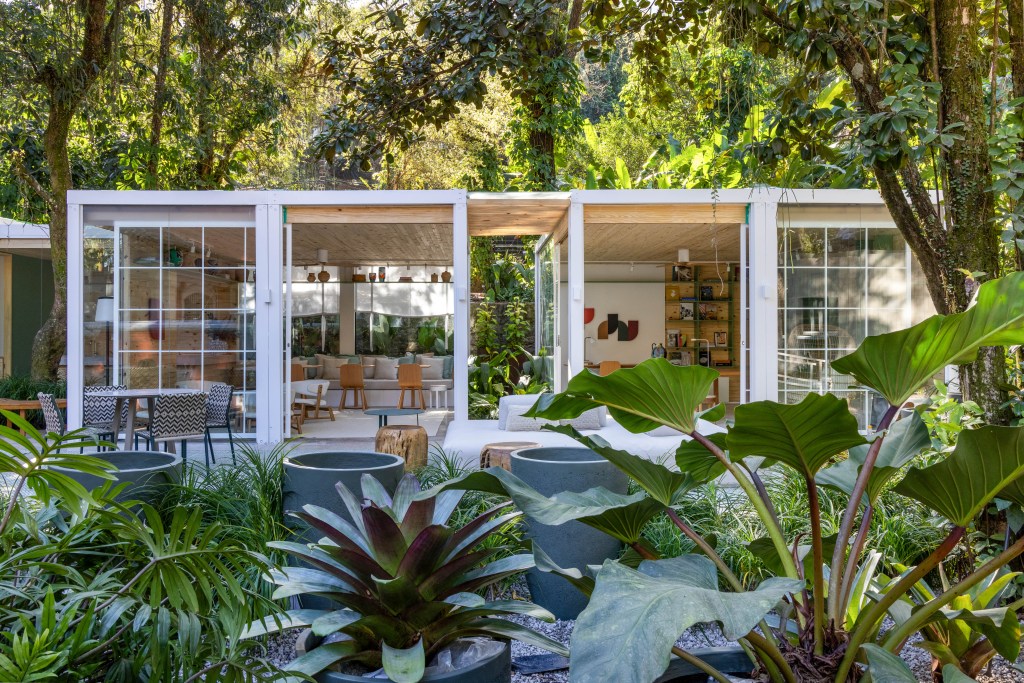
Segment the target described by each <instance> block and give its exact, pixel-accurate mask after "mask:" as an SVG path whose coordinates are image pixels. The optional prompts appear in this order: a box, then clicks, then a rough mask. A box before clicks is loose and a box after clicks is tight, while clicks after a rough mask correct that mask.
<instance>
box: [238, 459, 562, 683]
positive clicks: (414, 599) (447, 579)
mask: <svg viewBox="0 0 1024 683" xmlns="http://www.w3.org/2000/svg"><path fill="white" fill-rule="evenodd" d="M337 495H338V496H339V498H340V499H341V502H342V504H343V505H344V507H345V508H346V509H347V510H348V511H349V513H350V514H351V518H352V519H353V522H351V523H350V522H348V521H347V520H345V519H343V518H342V517H340V516H338V515H336V514H333V513H332V512H330V511H329V510H326V509H324V508H321V507H318V506H315V505H307V506H305V508H304V510H303V511H302V512H297V513H293V514H294V515H295V516H296V517H298V518H299V519H301V520H302V521H303V522H305V523H306V524H308V525H310V526H311V527H313V528H316V529H317V530H318V531H319V532H320V533H322V534H323V535H324V536H325V537H326V538H325V540H323V541H322V542H320V543H317V544H314V545H312V546H307V545H305V544H300V543H291V542H277V543H272V544H270V545H271V546H272V547H274V548H277V549H280V550H284V551H286V552H288V553H289V554H291V555H293V556H294V557H295V558H297V559H300V560H302V561H303V562H304V563H305V564H306V565H308V566H309V567H311V568H307V567H302V568H298V567H288V568H284V569H280V570H275V571H273V572H272V573H271V578H272V581H273V582H274V583H275V584H276V585H277V586H278V588H277V590H276V591H275V592H274V598H276V599H280V598H287V597H290V596H293V595H299V594H304V593H312V594H314V595H316V596H319V597H321V598H324V599H327V600H332V601H334V602H336V603H339V604H340V605H342V607H341V608H340V609H333V610H292V611H289V612H288V613H287V614H286V616H285V617H284V618H275V617H268V618H267V619H264V620H262V621H259V622H255V623H253V624H251V625H250V627H249V628H248V629H247V631H246V633H245V637H246V638H251V637H254V636H258V635H263V634H266V633H272V632H276V631H280V630H283V629H286V628H308V631H306V632H304V633H303V634H302V635H300V637H299V643H298V650H299V652H300V654H299V656H298V657H297V658H296V659H295V660H294V661H293V662H292V663H291V664H290V665H289V666H288V667H286V668H287V669H288V670H290V671H292V672H295V673H300V674H305V675H308V676H314V677H315V679H316V680H317V681H321V682H324V683H327V682H334V683H341V682H344V681H352V682H356V681H365V680H366V679H365V678H361V677H360V675H361V673H363V672H370V671H374V670H376V669H378V668H381V667H382V668H383V670H384V673H385V674H386V675H387V680H390V681H394V682H395V683H416V682H417V681H420V680H424V681H441V680H443V681H450V682H452V683H455V682H457V681H464V682H465V683H507V682H508V681H510V680H511V668H510V667H511V658H510V648H509V645H508V643H507V642H506V640H507V639H509V638H516V639H518V640H522V641H524V642H528V643H530V644H532V645H537V646H539V647H542V648H545V649H547V650H550V651H552V652H556V653H559V654H563V655H564V654H567V652H566V650H565V648H563V647H562V646H561V645H560V644H559V643H557V642H555V641H553V640H551V639H549V638H547V637H546V636H543V635H541V634H539V633H536V632H534V631H532V630H530V629H528V628H526V627H523V626H520V625H518V624H515V623H513V622H510V621H506V620H504V619H500V618H496V617H498V616H499V615H524V614H525V615H530V616H533V617H537V618H540V619H544V620H547V621H552V620H553V619H554V617H553V616H552V615H551V614H549V613H548V612H547V611H545V610H543V609H541V608H540V607H537V606H536V605H533V604H530V603H528V602H523V601H518V600H501V601H487V600H485V599H484V598H483V597H481V596H480V595H479V594H478V591H481V590H484V589H486V588H488V587H491V586H494V585H495V584H496V583H498V582H500V581H502V580H503V579H505V578H508V577H510V576H512V575H513V574H515V573H517V572H520V571H523V570H525V569H528V568H530V567H531V566H533V558H532V557H531V556H530V555H529V554H519V555H510V556H505V557H501V558H500V559H494V558H495V556H496V555H498V554H499V553H501V552H502V550H504V548H502V547H501V546H500V545H491V544H485V541H486V540H487V539H488V537H489V536H490V535H491V534H492V532H494V531H495V530H496V529H499V528H500V527H502V526H504V525H506V524H509V523H513V522H514V521H515V520H517V519H518V518H519V516H520V513H518V512H511V513H507V514H500V513H501V511H502V510H503V509H504V508H505V507H506V505H507V504H506V505H500V506H498V507H495V508H492V509H490V510H487V511H486V512H484V513H483V514H481V515H479V516H478V517H477V518H475V519H473V520H472V521H470V522H469V523H468V524H466V525H465V526H464V527H462V528H461V529H457V530H456V529H452V528H450V527H448V526H447V525H446V524H447V521H448V519H449V518H450V516H451V515H452V513H453V512H454V510H455V508H456V506H457V505H458V503H459V500H460V499H461V497H462V493H461V492H456V491H449V492H444V493H438V494H431V495H425V496H424V495H421V494H420V485H419V482H418V481H417V480H416V478H415V477H413V476H412V475H406V476H405V477H404V478H403V479H402V481H401V482H400V483H399V485H398V488H397V490H396V491H395V495H394V497H393V498H392V497H391V496H389V495H388V493H387V492H386V491H385V490H384V487H383V486H381V485H380V483H379V482H378V481H377V480H376V479H374V478H373V477H371V476H369V475H364V476H363V478H362V496H361V497H358V496H356V495H355V494H353V493H352V491H351V490H350V489H349V488H348V487H347V486H345V484H344V483H340V482H339V483H338V485H337ZM481 637H482V638H484V640H480V641H467V639H469V638H481ZM453 648H454V650H455V652H454V656H453V657H452V661H453V662H458V660H459V659H460V658H461V656H462V654H464V652H465V650H467V649H476V650H478V654H480V656H479V657H476V658H473V661H472V663H468V664H466V665H465V666H463V667H462V668H459V669H457V670H455V671H447V669H446V666H445V661H447V657H445V661H434V660H435V659H439V657H438V655H439V654H443V653H445V652H448V653H451V652H452V651H453ZM339 666H345V667H350V668H352V669H351V670H354V672H355V673H348V672H345V673H343V672H341V671H337V670H332V669H331V667H335V668H337V667H339ZM429 667H434V669H433V670H431V669H430V668H429ZM441 670H444V672H443V673H442V672H441Z"/></svg>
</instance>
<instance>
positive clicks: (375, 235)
mask: <svg viewBox="0 0 1024 683" xmlns="http://www.w3.org/2000/svg"><path fill="white" fill-rule="evenodd" d="M317 249H326V250H327V253H328V258H329V260H328V264H329V265H339V266H356V265H361V264H377V263H412V264H415V263H425V264H427V265H435V266H447V265H451V263H452V254H453V248H452V226H451V225H450V224H444V223H431V224H394V223H359V224H337V223H334V224H302V225H294V226H293V228H292V261H293V262H294V263H295V265H297V266H302V265H312V264H314V263H316V251H317Z"/></svg>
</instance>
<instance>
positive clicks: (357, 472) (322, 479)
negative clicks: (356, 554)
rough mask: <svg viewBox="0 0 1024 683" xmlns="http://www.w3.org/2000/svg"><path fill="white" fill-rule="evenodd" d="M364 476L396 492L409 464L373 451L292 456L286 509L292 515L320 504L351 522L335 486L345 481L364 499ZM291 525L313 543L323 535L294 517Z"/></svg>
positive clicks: (286, 462) (287, 466)
mask: <svg viewBox="0 0 1024 683" xmlns="http://www.w3.org/2000/svg"><path fill="white" fill-rule="evenodd" d="M364 474H369V475H371V476H372V477H374V478H375V479H376V480H377V481H379V482H380V483H381V486H383V487H384V489H385V490H386V491H387V492H388V493H394V492H395V488H396V487H397V486H398V482H399V480H401V478H402V475H403V474H405V462H404V461H403V460H402V458H401V457H399V456H397V455H391V454H389V453H374V452H373V451H334V452H321V453H302V454H300V455H289V456H288V457H287V458H285V459H284V509H285V511H286V512H288V511H293V510H301V509H302V506H303V505H318V506H320V507H322V508H326V509H328V510H330V511H331V512H333V513H335V514H337V515H340V516H341V517H342V518H343V519H346V520H348V521H349V522H351V521H352V517H351V516H350V515H349V513H348V509H347V508H346V507H345V505H344V504H343V503H342V502H341V496H339V495H338V490H337V488H335V485H336V484H337V483H338V482H341V483H342V484H344V485H345V486H346V487H348V490H349V491H351V492H352V493H354V494H356V496H360V492H361V491H362V488H361V484H360V480H361V479H362V477H363V475H364ZM288 523H289V524H291V525H293V527H292V528H293V529H294V530H295V531H296V533H298V534H299V535H300V536H301V537H302V539H303V541H304V542H306V543H313V542H315V541H317V540H319V539H320V537H321V535H322V534H320V533H317V532H314V531H313V530H311V529H309V527H307V526H306V525H304V524H301V525H300V523H299V522H298V520H296V519H294V518H293V517H289V518H288Z"/></svg>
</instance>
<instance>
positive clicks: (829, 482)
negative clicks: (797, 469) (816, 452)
mask: <svg viewBox="0 0 1024 683" xmlns="http://www.w3.org/2000/svg"><path fill="white" fill-rule="evenodd" d="M879 438H881V435H880V436H879ZM884 438H885V441H883V442H882V446H881V448H879V450H878V459H877V460H876V461H875V468H874V469H873V470H872V471H871V477H870V478H869V479H868V489H867V491H866V492H865V496H866V497H867V501H869V502H871V503H874V502H875V501H876V500H877V499H878V496H879V495H881V493H882V490H883V489H885V486H886V484H888V483H889V482H890V481H892V478H893V477H895V476H896V475H897V474H898V473H899V471H900V468H902V467H903V466H904V465H906V464H907V463H909V462H910V461H911V460H913V459H914V458H915V457H916V456H917V454H918V453H920V452H921V450H922V449H924V448H925V447H927V446H929V445H930V444H931V438H930V437H929V435H928V427H927V426H926V425H925V423H924V420H922V419H921V416H920V415H919V414H918V413H917V412H914V413H913V414H912V415H910V416H909V417H905V418H903V419H902V420H899V421H897V422H895V423H894V424H893V426H892V427H891V428H890V429H889V432H888V434H886V435H885V437H884ZM869 447H870V446H869V445H868V444H862V445H860V446H855V447H853V448H851V449H850V457H848V458H847V459H846V460H843V461H841V462H838V463H836V464H835V465H832V466H831V467H826V468H825V469H823V470H822V471H820V472H818V475H817V477H815V479H816V480H817V482H818V484H820V485H821V486H828V487H830V488H834V489H836V490H839V491H842V492H843V493H845V494H847V495H850V494H851V493H853V486H854V484H855V483H856V481H857V477H858V476H859V475H860V470H861V467H863V466H864V459H865V458H866V457H867V454H868V448H869Z"/></svg>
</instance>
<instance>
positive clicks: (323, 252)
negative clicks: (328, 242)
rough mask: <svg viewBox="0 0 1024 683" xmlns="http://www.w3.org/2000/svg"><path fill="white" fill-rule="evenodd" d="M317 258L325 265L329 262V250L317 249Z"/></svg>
mask: <svg viewBox="0 0 1024 683" xmlns="http://www.w3.org/2000/svg"><path fill="white" fill-rule="evenodd" d="M316 260H317V262H318V263H319V264H320V265H323V264H325V263H327V250H326V249H317V250H316Z"/></svg>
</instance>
